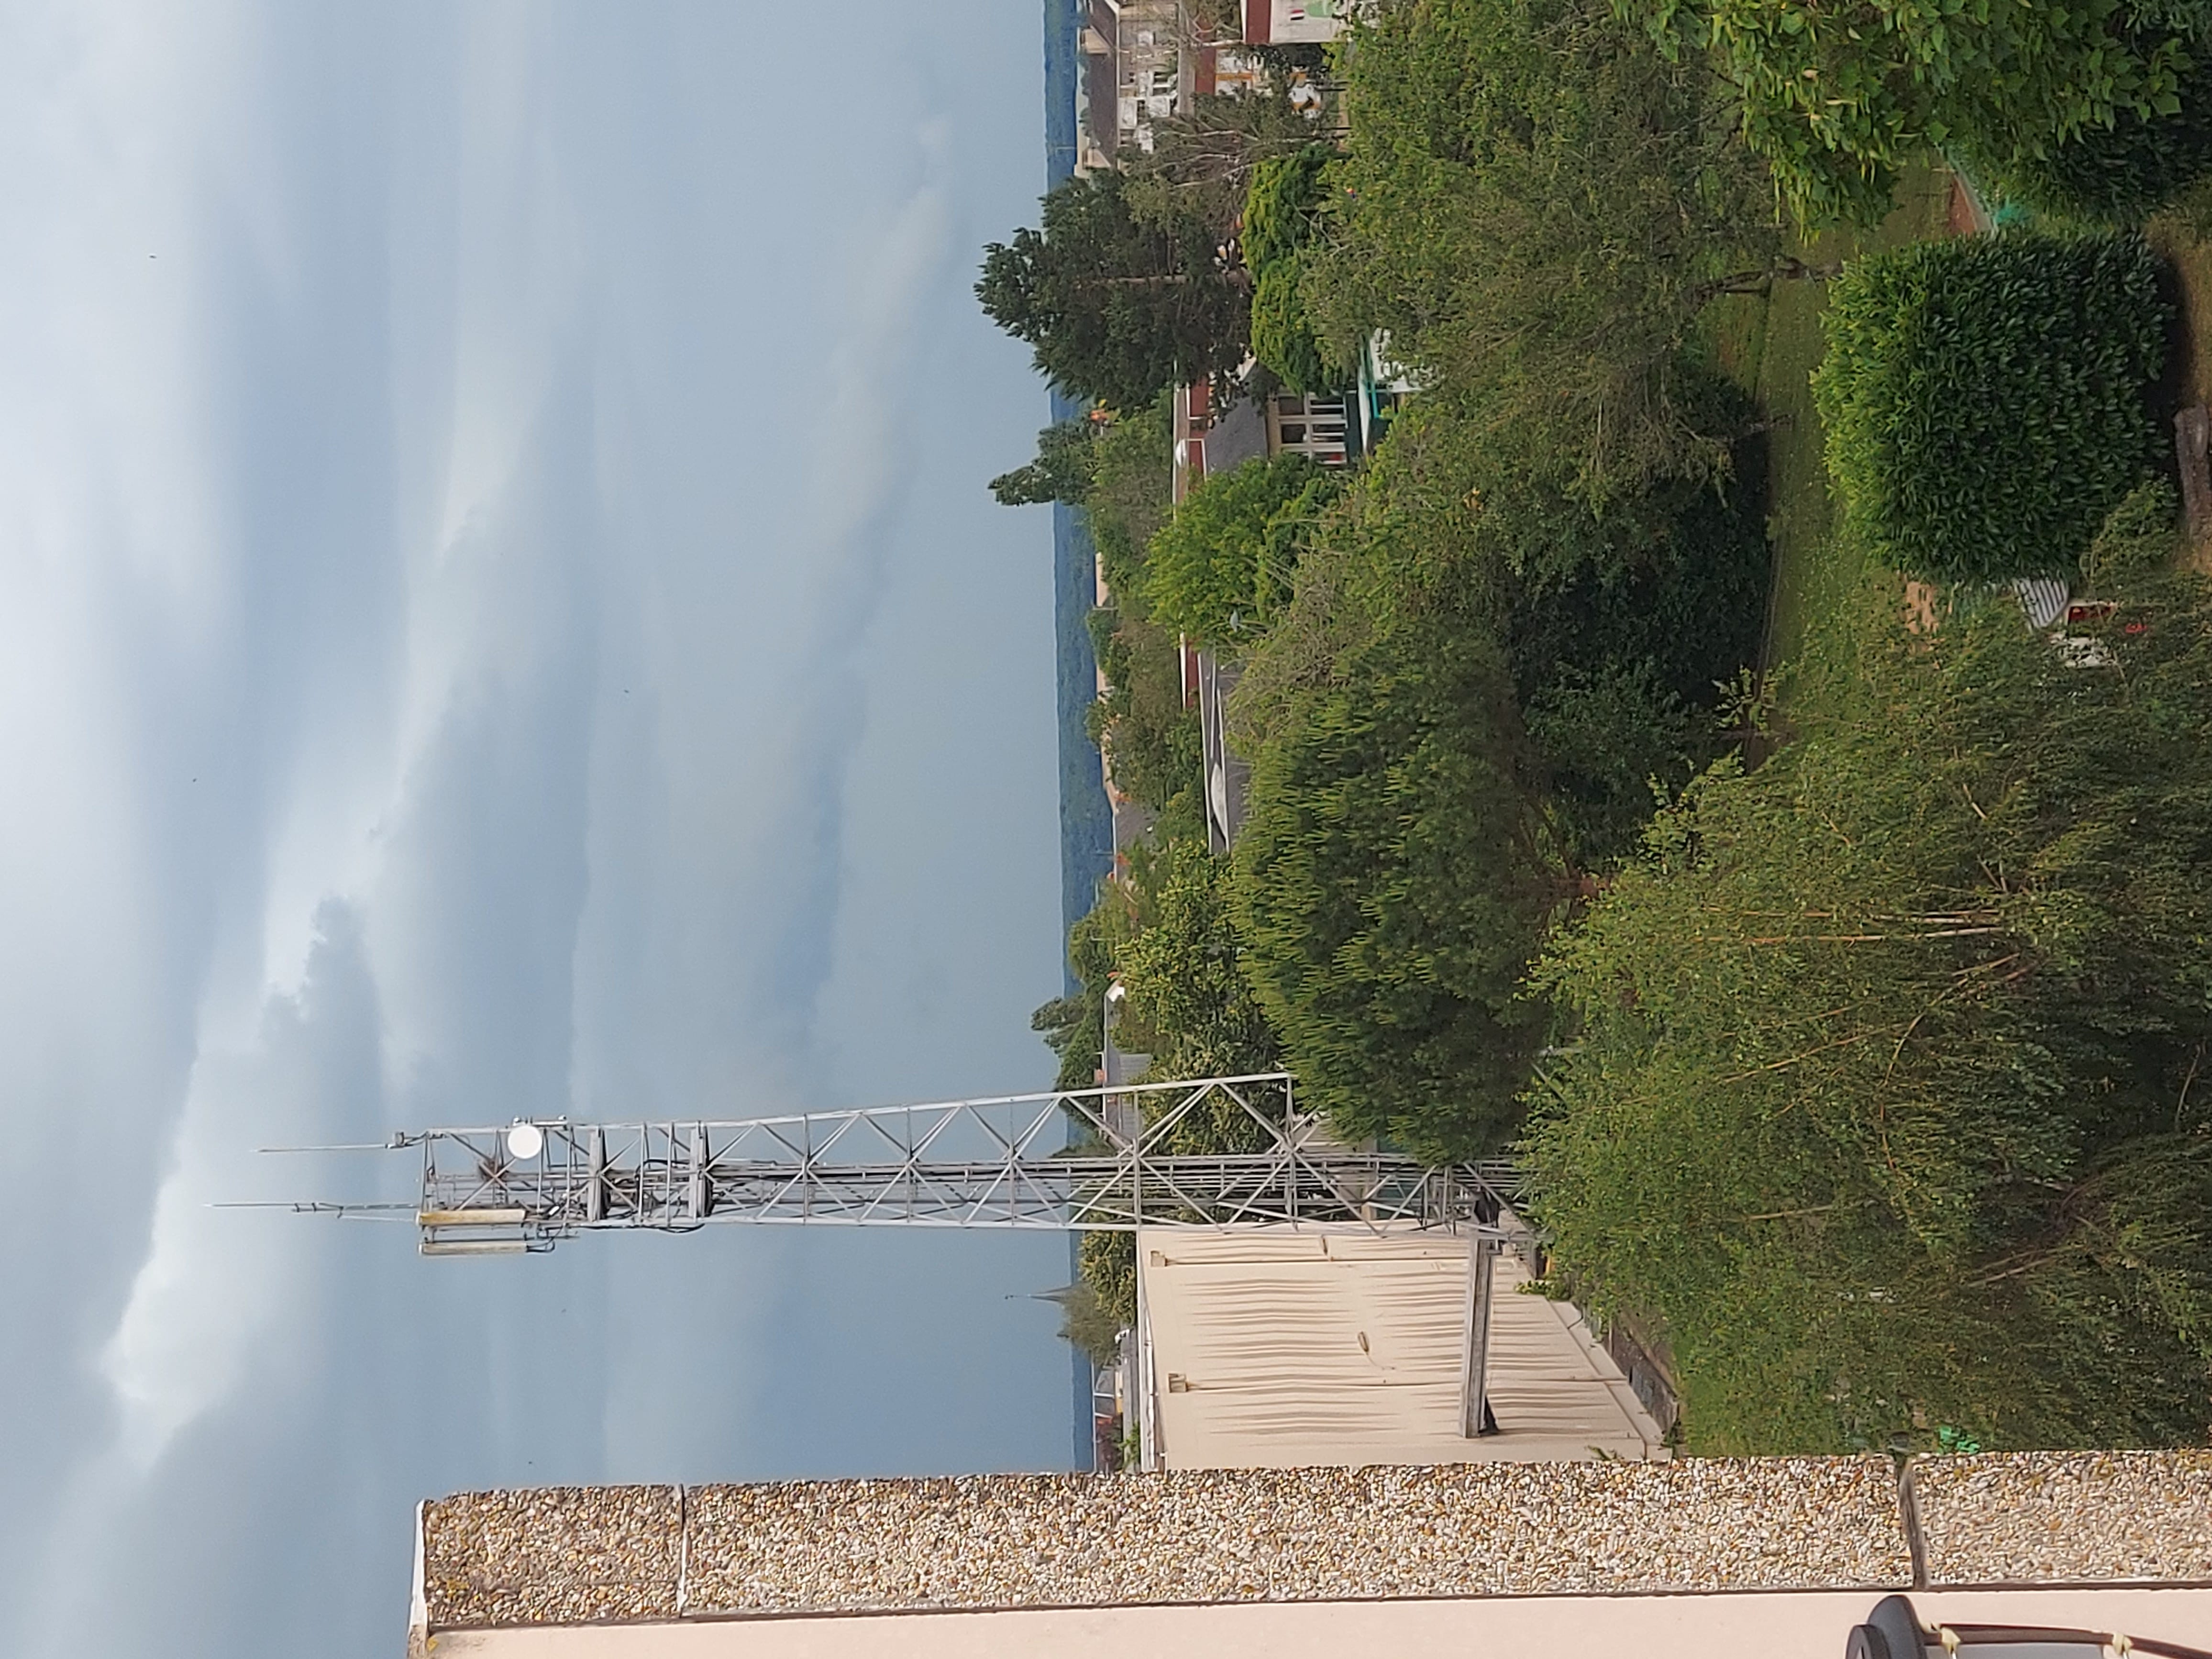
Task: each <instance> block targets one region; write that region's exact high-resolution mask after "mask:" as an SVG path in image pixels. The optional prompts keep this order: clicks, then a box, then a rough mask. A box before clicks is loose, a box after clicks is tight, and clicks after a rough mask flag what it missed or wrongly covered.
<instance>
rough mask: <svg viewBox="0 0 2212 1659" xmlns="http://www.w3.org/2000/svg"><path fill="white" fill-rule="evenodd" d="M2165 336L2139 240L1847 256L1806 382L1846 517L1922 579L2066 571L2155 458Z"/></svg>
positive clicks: (2015, 239)
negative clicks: (1823, 343)
mask: <svg viewBox="0 0 2212 1659" xmlns="http://www.w3.org/2000/svg"><path fill="white" fill-rule="evenodd" d="M2166 322H2167V313H2166V305H2165V303H2164V301H2161V300H2160V297H2159V294H2158V279H2157V272H2156V270H2155V269H2154V266H2153V263H2152V259H2151V255H2150V250H2149V249H2148V247H2147V246H2145V245H2144V244H2143V242H2142V240H2141V239H2140V238H2139V237H2135V236H2123V235H2103V236H2082V237H2057V236H2047V235H2039V234H2033V233H2026V232H2012V233H2008V234H2004V235H2001V236H1996V237H1981V238H1973V239H1969V240H1955V241H1945V242H1923V243H1921V244H1919V245H1917V246H1912V247H1906V248H1899V249H1898V250H1896V251H1894V252H1888V253H1881V254H1875V255H1874V256H1872V257H1870V258H1863V259H1859V260H1857V261H1854V262H1853V263H1852V264H1851V266H1850V269H1849V270H1847V271H1845V273H1844V277H1843V280H1842V281H1841V282H1839V283H1837V284H1836V289H1835V293H1834V295H1833V297H1832V301H1831V302H1830V304H1829V307H1828V312H1827V316H1826V324H1827V335H1828V355H1827V357H1826V360H1825V361H1824V362H1822V363H1821V365H1820V371H1819V373H1818V374H1815V375H1814V380H1813V387H1814V397H1815V398H1816V400H1817V402H1818V404H1819V406H1820V415H1821V418H1822V420H1823V422H1825V423H1826V428H1827V433H1828V466H1829V470H1830V471H1831V472H1832V474H1833V476H1834V477H1835V481H1836V485H1837V489H1838V493H1839V495H1841V498H1842V500H1843V502H1844V513H1845V516H1846V520H1847V522H1848V523H1849V525H1850V527H1851V528H1852V529H1853V530H1854V531H1855V532H1857V534H1858V535H1859V536H1860V538H1862V539H1863V542H1864V543H1865V544H1866V546H1867V547H1868V549H1869V550H1870V551H1871V552H1872V553H1873V554H1874V555H1875V557H1877V558H1879V559H1881V561H1882V562H1884V563H1886V564H1887V565H1888V566H1889V567H1890V568H1893V569H1895V570H1901V571H1904V572H1905V573H1906V574H1910V575H1914V576H1919V577H1923V578H1925V579H1928V580H1952V581H1970V580H1979V581H1995V580H2003V579H2005V578H2008V577H2013V576H2022V575H2035V574H2047V573H2050V572H2052V571H2057V570H2065V569H2070V568H2072V567H2073V565H2074V563H2075V560H2077V559H2078V558H2079V557H2080V556H2081V551H2082V550H2083V549H2084V548H2085V547H2087V545H2088V542H2089V538H2090V537H2091V536H2092V535H2093V534H2094V533H2095V532H2096V528H2097V526H2098V523H2099V521H2100V520H2102V519H2103V517H2104V515H2105V514H2106V512H2108V511H2109V510H2110V509H2111V508H2112V506H2113V504H2114V503H2115V502H2117V501H2118V500H2119V499H2120V497H2121V496H2123V495H2126V494H2127V493H2128V491H2129V490H2130V489H2133V488H2134V487H2135V485H2136V483H2139V482H2141V481H2142V478H2143V477H2145V476H2146V475H2147V474H2148V471H2149V470H2150V468H2151V466H2152V465H2154V463H2155V461H2156V459H2157V445H2156V437H2155V434H2154V428H2152V425H2151V420H2150V410H2149V404H2148V394H2149V392H2150V388H2151V385H2152V382H2153V381H2154V380H2156V378H2157V376H2158V374H2159V370H2160V365H2161V364H2162V362H2163V361H2164V358H2165V335H2166Z"/></svg>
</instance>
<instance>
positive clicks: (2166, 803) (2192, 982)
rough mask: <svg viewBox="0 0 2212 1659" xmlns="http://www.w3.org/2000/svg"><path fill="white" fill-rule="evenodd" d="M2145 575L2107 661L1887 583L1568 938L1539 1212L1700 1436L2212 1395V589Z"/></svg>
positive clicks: (2067, 1431)
mask: <svg viewBox="0 0 2212 1659" xmlns="http://www.w3.org/2000/svg"><path fill="white" fill-rule="evenodd" d="M2135 568H2136V569H2137V571H2138V572H2139V573H2140V571H2141V568H2142V562H2141V561H2138V562H2137V563H2136V567H2135ZM2116 597H2124V598H2125V599H2130V600H2132V601H2134V603H2131V604H2126V605H2123V607H2122V609H2121V610H2120V611H2119V612H2118V614H2117V615H2116V616H2115V617H2113V618H2112V621H2111V622H2110V623H2108V624H2105V625H2103V628H2102V632H2103V635H2104V637H2103V639H2102V641H2101V645H2102V647H2103V648H2104V649H2105V650H2106V651H2107V652H2109V653H2111V656H2112V659H2113V664H2114V665H2113V666H2112V667H2110V668H2106V669H2102V670H2096V669H2082V668H2078V667H2072V666H2069V665H2068V660H2069V659H2067V658H2065V657H2063V656H2062V655H2061V654H2060V653H2058V652H2057V651H2055V650H2054V649H2052V648H2051V647H2050V646H2049V644H2048V643H2047V642H2046V641H2044V640H2042V639H2041V638H2040V637H2039V636H2036V635H2031V634H2030V633H2028V631H2027V630H2026V629H2022V628H2021V625H2020V622H2019V618H2018V617H2017V615H2016V614H2007V612H2006V611H2005V610H2004V609H2003V608H2002V607H1997V606H1990V607H1986V608H1984V610H1983V611H1981V612H1980V613H1979V614H1978V615H1976V616H1973V617H1970V618H1968V619H1966V620H1965V621H1964V622H1960V623H1953V624H1951V625H1949V626H1947V627H1946V628H1945V629H1943V630H1942V631H1941V632H1939V633H1938V634H1936V635H1934V636H1933V637H1932V638H1931V637H1928V636H1924V635H1923V636H1917V637H1915V636H1909V635H1905V633H1904V631H1903V629H1901V627H1899V625H1898V624H1897V623H1895V622H1893V620H1892V616H1893V611H1894V605H1893V603H1892V602H1884V603H1881V604H1879V605H1875V604H1872V603H1870V604H1869V622H1868V623H1867V624H1866V625H1867V629H1868V633H1867V636H1866V637H1865V639H1864V640H1863V641H1862V642H1861V643H1860V645H1859V646H1858V647H1857V650H1856V651H1855V652H1853V653H1848V654H1846V655H1845V656H1844V658H1843V659H1841V660H1839V661H1838V662H1836V663H1834V664H1833V665H1827V666H1825V667H1822V668H1820V669H1818V670H1816V672H1817V673H1819V674H1820V676H1822V678H1820V682H1819V685H1820V695H1819V696H1810V697H1808V698H1805V699H1802V700H1800V702H1799V704H1798V705H1796V706H1797V707H1798V708H1801V710H1802V720H1803V727H1802V730H1801V732H1800V733H1799V735H1798V736H1797V738H1796V740H1795V741H1793V742H1791V743H1790V744H1786V745H1784V747H1783V748H1782V749H1781V750H1779V752H1778V754H1777V755H1776V756H1774V757H1772V758H1771V759H1770V760H1768V761H1767V762H1766V763H1765V764H1764V765H1763V766H1761V767H1760V768H1759V769H1757V770H1756V771H1751V772H1746V771H1745V770H1743V769H1741V767H1740V766H1738V765H1735V764H1726V765H1723V766H1720V767H1718V768H1717V769H1714V770H1713V771H1711V773H1709V774H1707V775H1705V777H1704V778H1702V779H1701V780H1699V782H1698V783H1697V784H1696V785H1695V787H1693V788H1692V789H1691V790H1690V791H1689V792H1688V793H1687V794H1686V796H1685V797H1684V798H1683V799H1682V800H1681V801H1680V804H1679V805H1675V806H1674V807H1673V808H1671V809H1670V810H1668V811H1667V812H1666V813H1664V814H1663V815H1662V817H1660V819H1659V820H1658V822H1657V823H1656V826H1655V828H1654V829H1653V832H1652V835H1651V838H1650V847H1649V851H1648V853H1647V854H1646V855H1645V857H1644V859H1643V860H1640V861H1639V862H1638V863H1637V864H1635V865H1633V866H1631V867H1630V868H1629V869H1627V870H1626V871H1624V872H1622V873H1621V875H1620V878H1618V879H1617V880H1616V881H1615V882H1614V883H1613V885H1612V886H1611V887H1610V888H1609V890H1607V892H1606V893H1604V895H1603V896H1601V897H1600V898H1599V900H1598V901H1597V902H1596V903H1595V905H1594V906H1593V907H1591V908H1590V909H1589V911H1588V912H1587V913H1586V914H1585V915H1583V918H1582V919H1581V920H1580V921H1577V923H1576V924H1574V925H1573V926H1571V927H1569V928H1568V929H1567V930H1566V931H1565V933H1563V934H1562V935H1561V936H1560V937H1559V939H1557V940H1556V941H1555V942H1554V944H1553V946H1552V947H1551V949H1550V951H1549V952H1548V953H1547V956H1546V957H1545V959H1544V961H1543V963H1541V967H1540V968H1539V969H1538V970H1537V972H1536V974H1535V975H1534V984H1535V986H1536V987H1537V988H1538V989H1539V990H1540V991H1542V992H1544V993H1547V994H1550V995H1551V996H1553V998H1555V999H1557V1000H1558V1002H1559V1005H1560V1006H1561V1008H1562V1009H1563V1011H1564V1012H1565V1014H1566V1015H1567V1016H1568V1017H1569V1018H1571V1023H1572V1026H1571V1029H1572V1034H1573V1040H1572V1042H1571V1044H1570V1045H1569V1048H1568V1051H1567V1052H1566V1054H1565V1055H1564V1056H1563V1057H1562V1058H1560V1059H1559V1060H1558V1061H1557V1062H1556V1064H1554V1065H1553V1066H1552V1067H1551V1068H1550V1069H1549V1070H1548V1073H1547V1081H1546V1083H1545V1085H1544V1086H1543V1087H1542V1088H1541V1090H1540V1091H1538V1094H1537V1095H1536V1096H1535V1097H1534V1107H1535V1110H1536V1113H1537V1116H1536V1121H1535V1122H1534V1128H1533V1132H1532V1133H1531V1136H1530V1139H1529V1141H1528V1153H1529V1157H1530V1159H1531V1162H1532V1164H1533V1167H1534V1176H1535V1182H1536V1188H1537V1194H1538V1198H1537V1202H1536V1204H1535V1206H1534V1208H1535V1214H1536V1216H1537V1218H1538V1219H1539V1220H1540V1222H1541V1225H1543V1226H1545V1227H1546V1228H1547V1231H1549V1233H1550V1235H1551V1237H1552V1239H1553V1247H1552V1248H1553V1258H1554V1261H1555V1262H1556V1264H1557V1272H1558V1275H1559V1278H1560V1279H1562V1280H1563V1281H1564V1282H1565V1285H1566V1286H1567V1287H1568V1288H1571V1290H1573V1291H1575V1292H1576V1293H1577V1296H1578V1297H1582V1298H1583V1299H1585V1300H1586V1302H1588V1303H1591V1304H1595V1305H1596V1306H1597V1307H1598V1308H1599V1309H1600V1310H1607V1309H1626V1310H1631V1311H1633V1312H1635V1313H1638V1315H1641V1316H1647V1317H1649V1316H1656V1318H1658V1319H1659V1320H1660V1321H1661V1322H1662V1323H1663V1326H1664V1328H1665V1330H1666V1333H1667V1335H1668V1340H1670V1342H1671V1343H1672V1346H1673V1349H1674V1357H1675V1360H1676V1363H1677V1366H1678V1369H1679V1370H1680V1376H1681V1379H1682V1382H1683V1383H1684V1386H1685V1389H1686V1407H1687V1413H1688V1415H1687V1423H1688V1426H1689V1430H1690V1433H1691V1437H1692V1445H1693V1446H1695V1447H1696V1448H1697V1449H1699V1450H1703V1451H1714V1452H1737V1453H1743V1452H1783V1451H1808V1450H1836V1449H1847V1448H1850V1447H1855V1446H1856V1447H1866V1446H1873V1447H1877V1448H1878V1447H1881V1446H1883V1445H1885V1444H1888V1443H1893V1442H1897V1441H1903V1442H1905V1443H1912V1442H1914V1441H1915V1440H1916V1438H1918V1437H1921V1436H1922V1435H1923V1431H1924V1429H1925V1428H1926V1426H1927V1425H1930V1424H1937V1423H1942V1424H1949V1425H1955V1426H1957V1427H1958V1428H1960V1429H1962V1430H1966V1431H1971V1433H1972V1435H1973V1436H1974V1437H1976V1438H1978V1439H1979V1440H1980V1441H1981V1443H1983V1444H1984V1445H1987V1446H1990V1447H2000V1446H2002V1447H2021V1446H2065V1445H2096V1446H2123V1445H2142V1444H2162V1443H2177V1442H2190V1443H2194V1442H2198V1441H2201V1440H2202V1439H2203V1437H2204V1436H2205V1434H2206V1432H2207V1430H2208V1426H2212V1207H2208V1205H2209V1204H2212V1111H2208V1108H2207V1102H2206V1100H2205V1098H2204V1097H2203V1095H2202V1093H2201V1092H2197V1091H2194V1088H2193V1085H2194V1084H2195V1082H2196V1080H2197V1076H2198V1074H2199V1073H2200V1071H2201V1070H2202V1068H2203V1061H2204V1059H2205V1056H2206V1054H2207V1052H2208V1048H2212V994H2208V993H2212V952H2208V951H2207V950H2206V941H2207V939H2208V938H2212V890H2208V888H2207V886H2206V884H2205V882H2204V880H2203V872H2204V867H2205V860H2206V856H2207V854H2208V852H2212V763H2208V761H2207V759H2206V757H2207V756H2208V754H2212V741H2208V740H2212V690H2208V688H2212V600H2208V596H2207V592H2206V590H2205V588H2204V587H2203V585H2202V584H2201V583H2197V582H2196V581H2194V580H2180V579H2166V578H2145V577H2142V576H2140V574H2139V575H2138V580H2137V582H2136V586H2134V587H2133V589H2132V591H2131V592H2127V593H2125V594H2124V595H2116ZM1877 618H1878V620H1877ZM1823 708H1832V709H1836V710H1838V711H1839V712H1838V713H1835V714H1821V713H1820V710H1821V709H1823Z"/></svg>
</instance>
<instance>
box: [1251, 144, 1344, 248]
mask: <svg viewBox="0 0 2212 1659" xmlns="http://www.w3.org/2000/svg"><path fill="white" fill-rule="evenodd" d="M1331 155H1334V151H1333V150H1332V149H1330V148H1329V147H1328V145H1327V144H1309V145H1307V146H1306V147H1305V148H1304V149H1302V150H1299V151H1297V153H1295V154H1294V155H1282V156H1273V157H1270V158H1269V159H1268V160H1267V161H1261V162H1260V163H1259V164H1258V165H1257V166H1256V167H1254V168H1253V169H1252V186H1251V188H1250V189H1249V190H1248V191H1246V192H1245V194H1244V230H1243V237H1242V239H1241V240H1242V241H1243V249H1244V263H1245V264H1248V265H1249V266H1250V267H1251V268H1252V269H1253V270H1258V271H1264V270H1267V267H1268V266H1269V265H1272V264H1277V263H1278V262H1279V261H1281V260H1284V259H1288V258H1291V257H1293V256H1294V255H1295V254H1296V253H1297V251H1298V246H1299V244H1300V243H1302V242H1304V240H1306V238H1307V237H1309V236H1310V235H1312V234H1313V233H1314V229H1315V226H1316V220H1317V218H1318V216H1319V215H1320V212H1321V204H1322V191H1323V190H1324V188H1325V185H1324V184H1323V170H1324V169H1325V168H1326V167H1328V162H1329V158H1330V156H1331Z"/></svg>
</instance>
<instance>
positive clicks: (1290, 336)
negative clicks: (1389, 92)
mask: <svg viewBox="0 0 2212 1659" xmlns="http://www.w3.org/2000/svg"><path fill="white" fill-rule="evenodd" d="M1335 154H1336V151H1335V149H1334V147H1333V146H1330V145H1327V144H1309V145H1307V146H1306V147H1305V148H1304V149H1301V150H1297V151H1294V152H1292V153H1291V154H1290V155H1283V156H1278V157H1274V158H1272V159H1270V160H1267V161H1262V162H1261V163H1260V164H1259V165H1258V166H1257V167H1255V168H1253V170H1252V187H1251V189H1250V190H1249V191H1247V192H1246V194H1245V197H1244V228H1243V249H1244V260H1245V263H1246V264H1249V266H1250V267H1251V268H1252V270H1253V272H1254V274H1255V286H1254V288H1253V290H1252V355H1253V356H1255V358H1257V359H1258V360H1259V361H1260V362H1261V364H1263V365H1264V366H1265V367H1266V368H1267V369H1268V370H1269V372H1270V373H1272V374H1274V375H1275V377H1276V378H1277V379H1278V380H1281V381H1282V383H1283V384H1284V385H1285V386H1288V387H1290V389H1291V391H1293V392H1328V391H1331V390H1334V388H1336V387H1338V386H1342V385H1343V384H1344V383H1345V381H1346V379H1347V378H1348V377H1347V376H1346V374H1342V373H1340V372H1337V371H1335V370H1334V369H1332V368H1331V367H1330V365H1329V363H1328V361H1327V360H1326V359H1325V358H1324V357H1323V356H1322V349H1321V343H1320V341H1319V340H1318V339H1316V337H1315V334H1314V330H1313V319H1311V318H1310V316H1308V315H1307V313H1306V307H1305V298H1304V292H1303V284H1304V273H1305V266H1304V261H1303V260H1301V259H1300V258H1299V257H1298V251H1299V249H1300V248H1301V247H1303V246H1304V245H1305V244H1306V243H1307V242H1308V241H1310V240H1312V239H1313V237H1314V236H1315V235H1316V233H1317V232H1318V231H1319V230H1320V228H1321V225H1322V204H1323V203H1324V202H1325V201H1326V199H1327V191H1328V164H1329V162H1330V161H1331V160H1332V159H1333V158H1334V155H1335Z"/></svg>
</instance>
